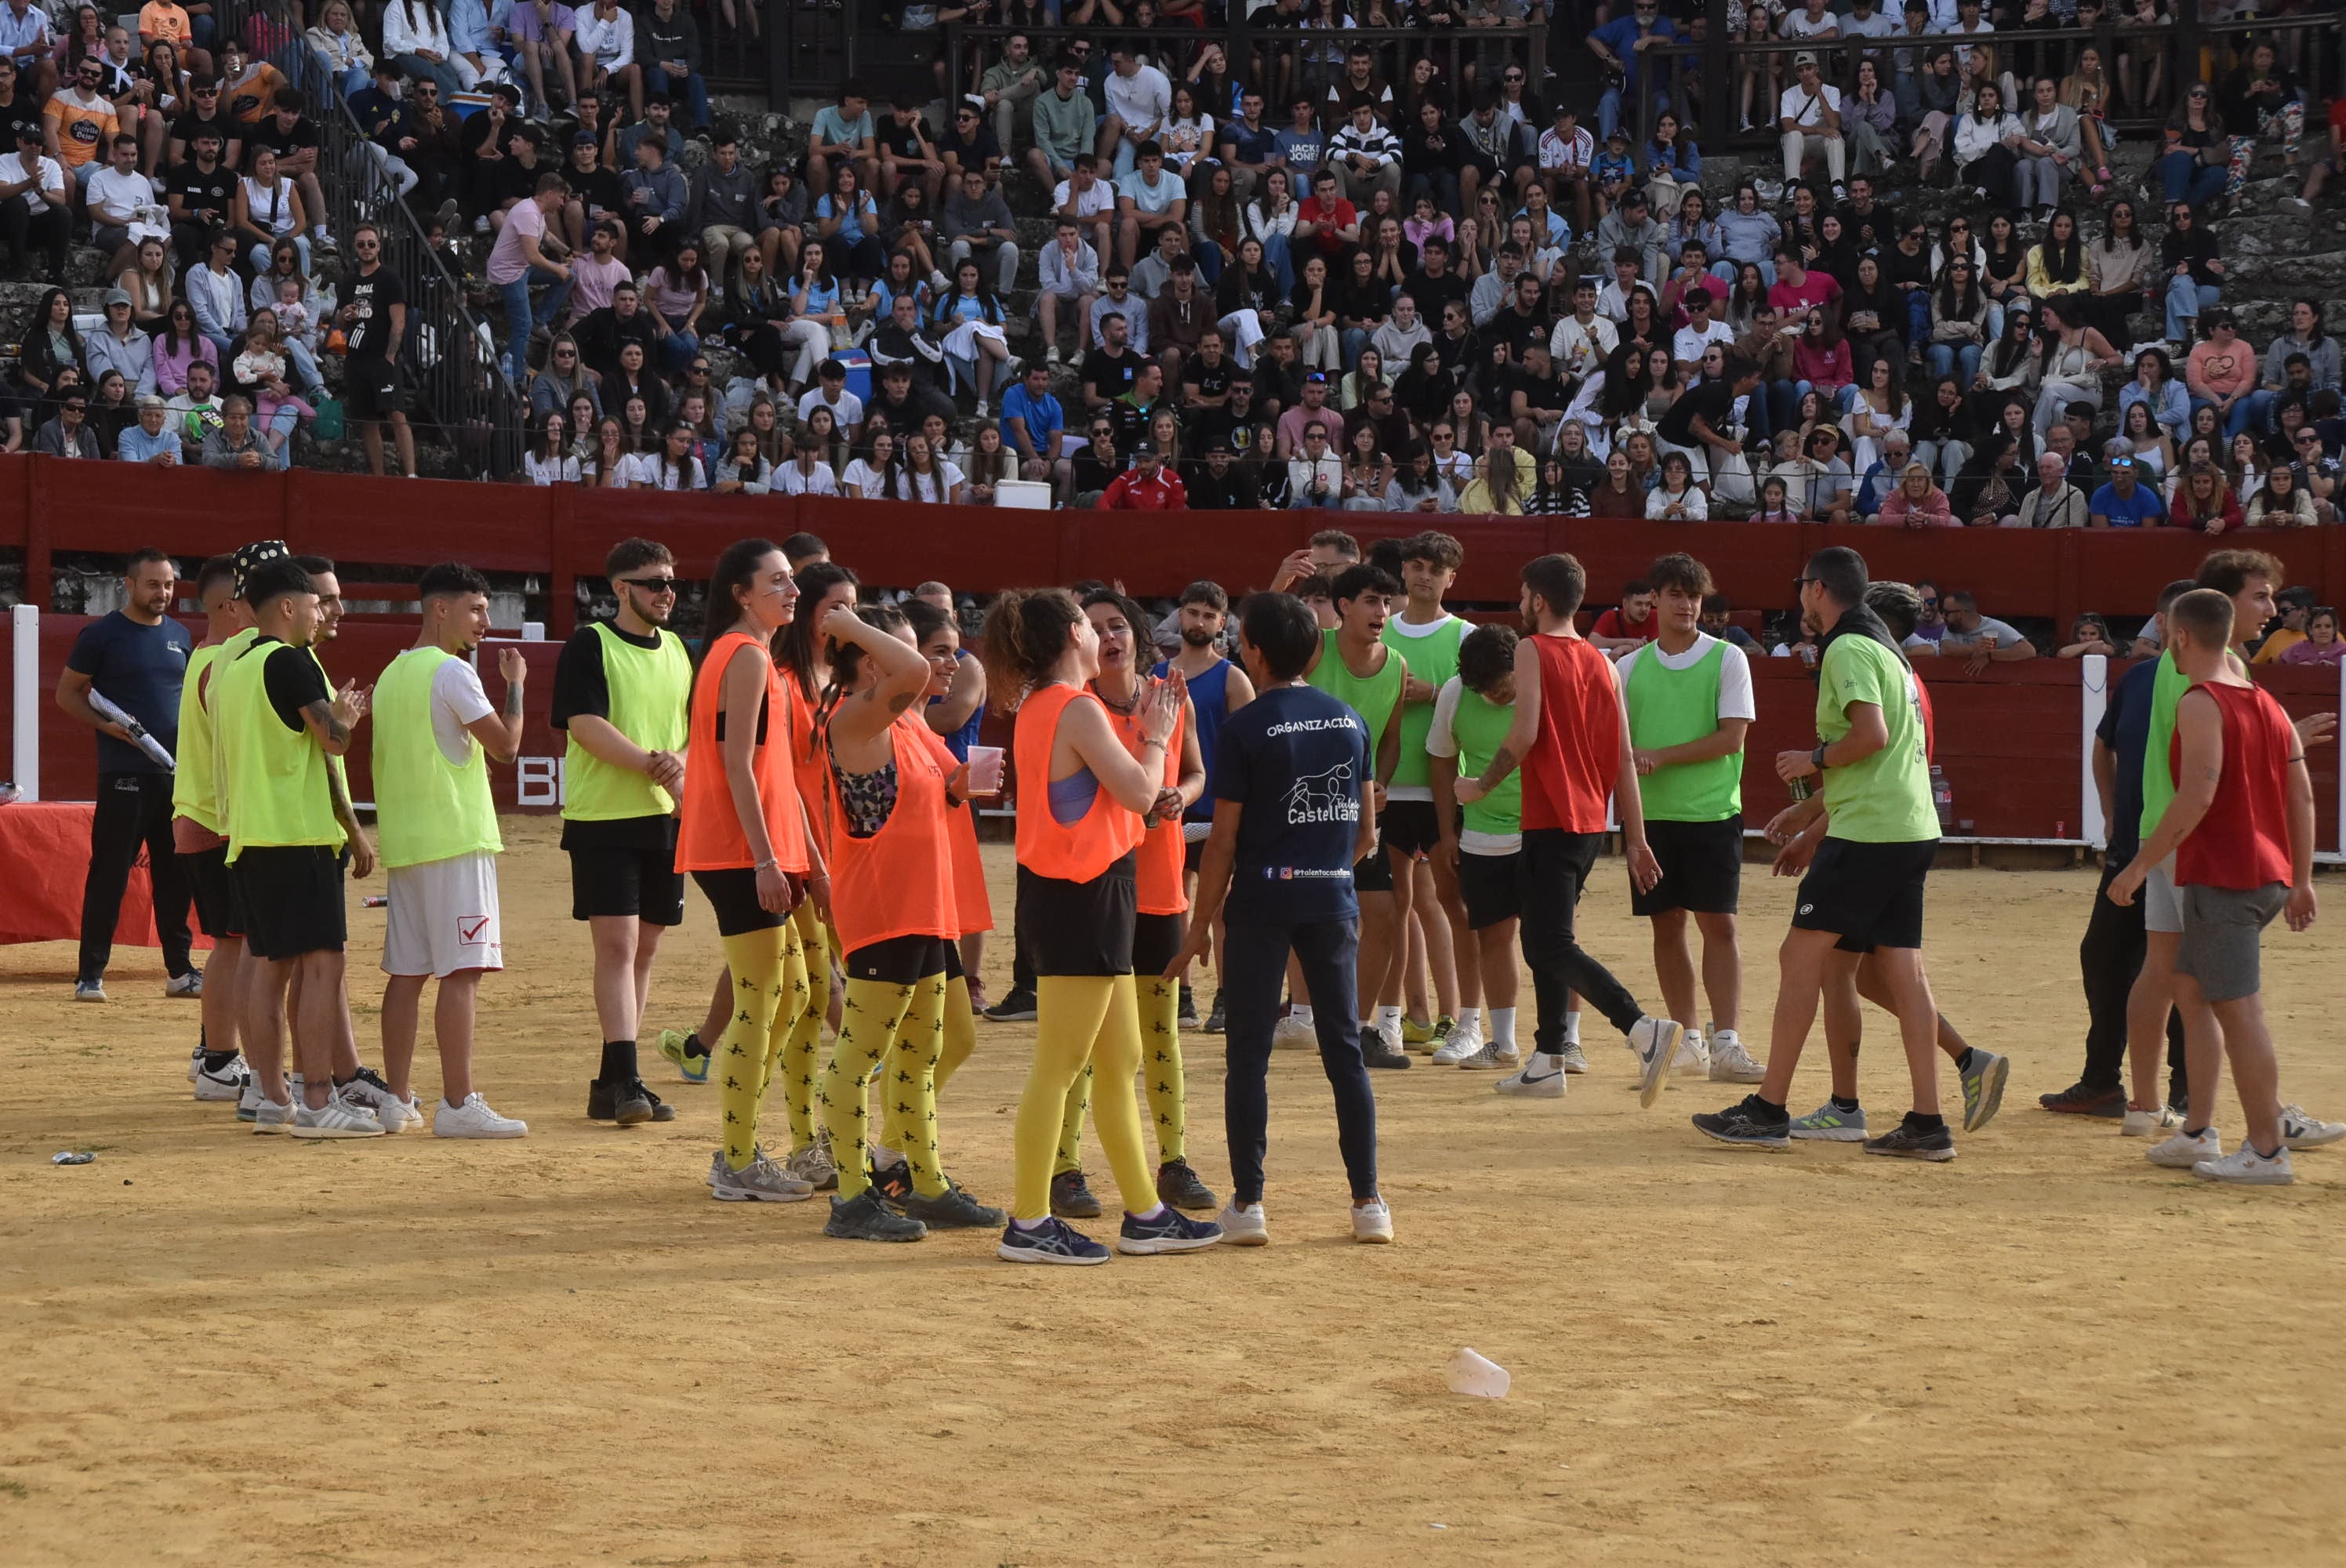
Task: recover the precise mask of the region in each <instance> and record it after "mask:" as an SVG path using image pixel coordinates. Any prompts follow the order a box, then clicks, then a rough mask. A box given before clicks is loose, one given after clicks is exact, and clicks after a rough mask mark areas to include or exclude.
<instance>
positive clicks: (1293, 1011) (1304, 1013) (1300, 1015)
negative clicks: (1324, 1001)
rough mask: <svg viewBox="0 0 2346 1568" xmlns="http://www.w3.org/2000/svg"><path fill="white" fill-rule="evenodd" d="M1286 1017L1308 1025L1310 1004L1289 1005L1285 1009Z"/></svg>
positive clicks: (1309, 1021)
mask: <svg viewBox="0 0 2346 1568" xmlns="http://www.w3.org/2000/svg"><path fill="white" fill-rule="evenodd" d="M1287 1015H1288V1016H1289V1017H1290V1018H1292V1019H1294V1020H1295V1021H1296V1022H1297V1023H1311V1004H1310V1003H1288V1007H1287Z"/></svg>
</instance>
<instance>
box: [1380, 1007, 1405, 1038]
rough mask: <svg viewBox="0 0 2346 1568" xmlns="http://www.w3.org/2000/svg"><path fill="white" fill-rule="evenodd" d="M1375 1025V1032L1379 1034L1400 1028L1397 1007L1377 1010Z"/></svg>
mask: <svg viewBox="0 0 2346 1568" xmlns="http://www.w3.org/2000/svg"><path fill="white" fill-rule="evenodd" d="M1376 1023H1377V1032H1378V1033H1381V1034H1382V1033H1390V1032H1392V1031H1395V1030H1398V1029H1399V1028H1400V1027H1401V1009H1400V1008H1398V1007H1380V1008H1378V1009H1377V1017H1376Z"/></svg>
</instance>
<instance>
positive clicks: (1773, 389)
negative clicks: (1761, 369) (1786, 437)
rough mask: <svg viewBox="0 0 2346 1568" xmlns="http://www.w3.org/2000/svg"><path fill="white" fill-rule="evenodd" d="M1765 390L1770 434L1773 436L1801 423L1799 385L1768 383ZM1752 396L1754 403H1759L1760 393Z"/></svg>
mask: <svg viewBox="0 0 2346 1568" xmlns="http://www.w3.org/2000/svg"><path fill="white" fill-rule="evenodd" d="M1764 390H1765V391H1766V392H1767V394H1768V431H1769V433H1770V434H1771V435H1772V434H1774V433H1776V432H1777V431H1780V430H1784V429H1787V428H1789V427H1790V426H1792V425H1795V424H1798V423H1800V419H1799V417H1798V416H1799V414H1800V386H1799V385H1798V383H1796V382H1768V383H1766V386H1765V389H1764ZM1751 396H1752V399H1753V401H1754V402H1757V401H1758V400H1759V396H1760V393H1759V392H1756V391H1755V392H1753V393H1752V394H1751Z"/></svg>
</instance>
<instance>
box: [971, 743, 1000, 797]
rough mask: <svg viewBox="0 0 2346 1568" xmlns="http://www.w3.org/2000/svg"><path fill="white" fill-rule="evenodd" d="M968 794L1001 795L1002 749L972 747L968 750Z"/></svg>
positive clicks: (996, 747) (995, 747)
mask: <svg viewBox="0 0 2346 1568" xmlns="http://www.w3.org/2000/svg"><path fill="white" fill-rule="evenodd" d="M969 792H970V793H971V794H972V795H999V794H1001V793H1002V748H1000V747H999V746H973V747H971V748H969Z"/></svg>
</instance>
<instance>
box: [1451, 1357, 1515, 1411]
mask: <svg viewBox="0 0 2346 1568" xmlns="http://www.w3.org/2000/svg"><path fill="white" fill-rule="evenodd" d="M1513 1381H1514V1379H1513V1378H1511V1377H1510V1376H1509V1375H1508V1373H1507V1369H1506V1368H1505V1367H1503V1366H1501V1365H1499V1363H1498V1362H1496V1361H1494V1360H1492V1359H1489V1358H1488V1357H1486V1356H1484V1355H1483V1354H1482V1353H1481V1352H1479V1351H1476V1350H1472V1349H1466V1348H1465V1347H1464V1346H1461V1347H1460V1348H1459V1351H1458V1353H1457V1354H1456V1355H1454V1356H1453V1357H1451V1358H1450V1391H1451V1392H1452V1393H1454V1394H1468V1395H1472V1396H1473V1397H1474V1398H1475V1399H1478V1400H1504V1399H1505V1398H1506V1397H1507V1387H1508V1385H1509V1384H1510V1383H1512V1382H1513Z"/></svg>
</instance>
